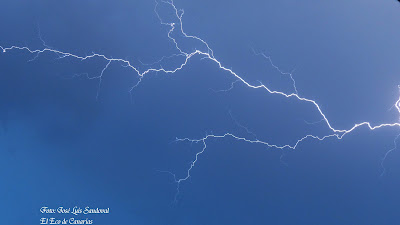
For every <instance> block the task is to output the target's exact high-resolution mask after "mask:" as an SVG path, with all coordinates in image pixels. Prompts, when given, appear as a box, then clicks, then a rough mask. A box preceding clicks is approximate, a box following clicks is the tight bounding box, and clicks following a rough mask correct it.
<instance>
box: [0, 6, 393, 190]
mask: <svg viewBox="0 0 400 225" xmlns="http://www.w3.org/2000/svg"><path fill="white" fill-rule="evenodd" d="M161 2H162V3H164V4H167V5H169V6H171V7H172V8H173V10H174V14H175V17H176V18H177V20H178V23H172V22H171V23H169V22H165V21H163V20H162V18H161V17H160V15H159V14H158V11H157V8H158V6H159V4H160V3H159V2H157V1H156V5H155V8H154V12H155V13H156V15H157V17H158V19H159V20H160V23H161V24H162V25H165V26H169V27H170V29H169V31H168V34H167V36H168V38H169V39H170V40H171V41H172V42H173V43H174V45H175V47H176V49H177V50H178V51H179V53H177V54H173V55H171V56H168V57H166V56H164V57H162V58H161V59H160V60H158V61H156V62H154V63H151V64H146V65H154V64H159V63H161V62H162V61H163V60H165V59H169V58H173V57H174V58H175V57H180V58H182V59H183V62H182V63H181V64H180V65H178V66H177V67H175V68H173V69H170V70H167V69H164V68H162V67H160V68H149V69H146V70H144V71H142V72H141V71H139V69H138V68H136V67H135V66H133V63H132V62H130V61H128V60H126V59H121V58H111V57H107V56H105V55H103V54H98V53H93V54H91V55H87V56H79V55H76V54H73V53H69V52H63V51H60V50H56V49H53V48H49V47H46V46H45V48H44V49H37V50H31V49H30V48H28V47H25V46H24V47H19V46H11V47H2V46H0V49H1V50H2V51H1V52H3V53H6V52H8V51H12V50H21V51H28V52H29V53H31V54H36V56H35V58H34V59H36V58H37V57H38V56H39V55H40V54H42V53H45V52H49V53H55V54H56V55H58V56H59V58H60V59H62V58H66V57H71V58H74V59H77V60H81V61H84V60H89V59H92V58H101V59H104V60H105V61H106V62H107V63H106V64H105V66H104V68H103V69H102V71H101V73H100V75H99V76H96V77H91V79H99V86H98V88H99V89H100V86H101V81H102V77H103V75H104V72H105V71H106V70H107V68H108V67H109V66H110V64H111V63H114V62H117V63H121V64H122V66H124V67H127V68H130V69H132V70H133V71H134V72H135V73H136V74H137V75H138V76H139V81H138V82H137V83H136V84H135V85H133V86H132V87H131V88H130V90H129V93H131V92H132V91H133V89H134V88H135V87H137V86H138V85H139V84H140V83H141V81H142V79H143V78H144V77H145V75H147V74H149V73H152V72H163V73H166V74H173V73H175V72H177V71H179V70H181V69H182V68H184V67H185V66H186V65H187V63H188V62H189V60H190V59H191V58H192V57H193V56H196V55H198V56H201V57H202V58H201V59H208V60H210V61H211V62H213V63H215V64H216V65H217V66H218V68H219V69H220V70H222V71H225V72H228V73H229V74H231V75H232V76H233V77H234V78H235V81H234V83H236V82H241V83H242V84H245V85H246V86H247V87H248V88H252V89H263V90H265V91H266V92H268V93H269V94H273V95H279V96H282V97H285V98H293V99H297V100H299V101H302V102H306V103H310V104H312V105H313V106H314V107H315V108H316V110H317V111H318V113H319V114H320V115H321V117H322V121H324V122H325V123H326V125H327V126H328V128H329V129H330V130H331V132H332V134H329V135H325V136H322V137H319V136H316V135H311V134H308V135H306V136H304V137H302V138H300V139H298V140H297V141H295V142H294V144H292V145H290V144H285V145H276V144H271V143H269V142H266V141H261V140H258V139H257V138H255V139H253V140H251V139H247V138H244V137H239V136H236V135H234V134H232V133H225V134H222V135H214V134H209V135H206V136H205V137H202V138H199V139H190V138H177V139H176V141H188V142H192V143H202V144H203V148H202V150H201V151H199V152H197V153H196V155H195V159H194V160H193V161H192V162H191V164H190V167H189V169H188V170H187V172H186V175H185V176H184V177H182V178H177V176H176V175H175V174H174V173H171V172H168V171H161V172H167V173H169V174H171V175H172V176H173V178H174V181H175V182H176V183H177V193H179V186H180V184H181V182H183V181H186V180H187V179H188V178H189V177H190V173H191V171H192V169H193V168H194V167H195V164H196V163H197V161H198V159H199V157H200V155H201V154H203V153H204V152H205V150H206V148H207V140H209V139H221V138H227V137H230V138H233V139H235V140H238V141H244V142H247V143H250V144H261V145H265V146H267V147H271V148H276V149H286V148H287V149H296V148H297V147H298V145H299V144H300V143H301V142H303V141H304V140H306V139H316V140H319V141H323V140H325V139H327V138H331V137H335V138H337V139H342V138H343V137H344V136H345V135H346V134H348V133H350V132H352V131H354V130H355V129H357V128H358V127H361V126H366V127H368V128H369V129H370V130H375V129H379V128H383V127H400V122H396V123H384V124H380V125H375V126H373V125H371V123H370V122H361V123H357V124H354V125H353V126H352V127H351V128H350V129H347V130H346V129H337V128H334V127H333V126H332V124H331V122H330V121H329V120H328V118H327V117H326V115H325V113H323V111H322V109H321V107H320V105H319V104H317V102H316V101H314V100H312V99H308V98H305V97H301V96H300V95H299V94H298V92H297V88H296V84H295V81H294V79H293V76H292V73H286V72H283V71H282V70H280V69H279V67H277V66H276V65H275V64H273V62H272V60H271V58H270V57H269V56H267V55H265V54H264V53H256V54H259V55H262V56H263V57H264V58H266V59H268V60H269V62H270V64H271V65H272V67H274V68H275V69H276V70H277V71H278V72H280V73H281V74H282V75H289V76H290V78H291V80H292V82H293V86H294V93H290V94H287V93H284V92H281V91H276V90H271V89H270V88H268V87H267V86H266V85H264V84H263V83H261V82H260V84H258V85H256V84H251V83H249V82H247V81H246V80H245V79H244V78H243V77H242V76H240V75H238V74H237V73H236V72H234V71H233V70H232V69H229V68H227V67H225V66H223V65H222V63H221V62H220V61H219V60H218V59H216V58H215V57H214V53H213V50H212V49H211V48H210V47H209V45H208V43H207V42H205V41H204V40H203V39H201V38H199V37H197V36H192V35H188V34H187V33H185V31H184V29H183V22H182V17H183V14H184V11H183V10H178V9H177V8H176V7H175V5H174V3H173V1H172V0H171V1H161ZM176 30H178V31H179V32H180V34H181V35H183V37H184V38H190V39H194V40H197V41H199V42H201V43H202V44H203V45H204V46H205V47H206V49H207V51H200V50H194V51H192V52H190V53H187V52H185V51H183V50H182V49H181V48H180V47H179V44H178V42H177V40H176V39H175V38H174V37H172V33H173V32H174V31H176ZM234 83H232V86H231V88H233V84H234ZM399 88H400V87H399ZM229 90H230V89H229ZM96 96H97V97H98V93H97V95H96ZM394 106H395V107H396V109H397V111H398V112H399V113H400V98H399V99H398V100H397V101H396V103H395V104H394ZM396 139H397V138H396ZM386 155H387V154H386ZM386 155H385V158H386Z"/></svg>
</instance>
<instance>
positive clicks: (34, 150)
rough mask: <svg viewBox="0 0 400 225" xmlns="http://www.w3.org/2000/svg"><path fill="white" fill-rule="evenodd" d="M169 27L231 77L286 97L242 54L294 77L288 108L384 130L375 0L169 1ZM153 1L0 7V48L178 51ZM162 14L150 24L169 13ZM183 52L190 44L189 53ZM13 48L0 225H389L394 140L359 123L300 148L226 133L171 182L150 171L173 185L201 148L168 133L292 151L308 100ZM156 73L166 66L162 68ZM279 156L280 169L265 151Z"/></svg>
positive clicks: (223, 81) (389, 76)
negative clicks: (49, 218) (66, 216)
mask: <svg viewBox="0 0 400 225" xmlns="http://www.w3.org/2000/svg"><path fill="white" fill-rule="evenodd" d="M175 5H176V6H177V7H178V8H183V9H184V10H185V14H184V17H183V21H184V28H185V30H186V32H187V33H188V34H193V35H197V36H199V37H201V38H203V39H204V40H205V41H207V42H208V44H209V45H210V47H211V48H212V49H213V50H214V53H215V56H216V58H217V59H218V60H220V61H221V62H222V63H223V65H225V66H226V67H228V68H232V69H233V70H234V71H236V72H237V73H238V74H240V75H241V76H242V77H243V78H244V79H246V80H247V81H249V82H251V83H253V84H257V82H258V81H261V82H263V83H264V84H266V85H267V86H268V87H271V89H273V90H281V91H285V92H291V91H292V86H291V81H290V79H288V77H284V76H281V75H280V74H279V73H277V72H276V70H274V69H273V68H272V67H271V65H270V64H269V62H268V61H267V60H265V59H263V58H262V57H260V56H255V55H254V54H253V52H252V50H251V49H252V48H254V49H256V50H257V51H265V52H266V53H267V54H268V55H271V57H272V59H273V61H274V63H275V64H276V65H278V66H279V67H280V68H281V69H282V70H284V71H291V70H293V69H295V72H294V78H295V79H296V84H297V89H298V90H299V94H300V95H301V96H304V97H307V98H311V99H314V100H316V101H317V102H318V103H319V104H320V106H321V108H322V110H323V111H324V112H325V114H326V115H327V117H328V118H329V119H330V121H331V123H332V125H333V126H335V127H336V128H339V129H348V128H350V127H351V126H353V124H355V123H359V122H362V121H370V122H372V124H380V123H392V122H396V121H398V119H399V115H398V114H397V112H396V110H389V108H390V107H391V106H392V105H393V104H394V103H395V102H396V100H397V99H398V97H399V90H398V87H397V85H398V84H400V78H399V75H400V64H399V50H400V42H399V36H400V29H398V28H399V27H400V5H399V4H398V2H396V1H394V0H392V1H378V0H366V1H365V0H363V1H361V0H355V1H346V0H337V1H310V0H305V1H295V0H288V1H260V0H249V1H211V0H203V1H181V0H176V1H175ZM154 6H155V2H153V1H145V0H136V1H94V0H90V1H89V0H85V1H78V0H73V1H44V0H42V1H28V0H16V1H7V2H5V1H3V2H1V3H0V8H1V9H2V13H1V14H0V31H1V35H0V46H4V47H6V46H11V45H18V46H29V47H30V48H32V49H41V48H43V45H42V42H41V40H40V38H39V30H40V33H41V36H42V38H43V40H44V41H45V42H46V44H47V45H49V46H51V47H53V48H55V49H59V50H61V51H65V52H71V53H74V54H77V55H88V54H91V53H92V52H98V53H101V54H105V55H107V56H110V57H115V58H124V59H129V60H131V61H132V62H133V64H134V65H135V66H138V68H140V69H142V70H143V69H145V68H146V67H145V66H143V65H141V64H140V62H139V60H140V61H142V62H144V63H146V62H153V61H155V60H157V59H159V58H161V57H162V56H165V55H171V54H173V53H177V52H176V49H174V45H173V44H172V43H171V41H170V40H169V39H168V38H167V31H168V27H166V26H162V25H160V22H159V20H158V18H157V16H156V14H155V13H154V11H153V9H154ZM171 10H172V8H170V7H168V6H167V5H165V4H164V5H160V7H159V12H160V15H161V16H162V17H163V18H165V19H166V20H171V19H173V17H172V14H171V13H172V11H171ZM179 40H180V41H182V45H183V46H184V48H186V49H189V50H193V49H195V48H197V49H202V50H203V49H204V46H203V45H202V44H201V43H199V42H195V41H191V42H184V41H185V40H183V39H179ZM33 57H34V55H32V54H28V53H27V52H24V51H11V52H8V53H7V54H3V53H1V54H0V68H1V69H0V122H1V127H0V218H1V221H0V224H4V225H25V224H39V219H40V218H41V216H42V215H40V212H39V209H40V207H42V206H49V207H58V206H65V207H73V206H75V205H78V206H91V207H103V208H107V207H109V208H110V210H111V213H110V214H109V215H95V216H91V217H90V218H93V219H94V224H95V225H111V224H124V225H125V224H135V225H137V224H143V225H153V224H154V225H159V224H163V225H167V224H168V225H180V224H182V225H183V224H185V225H187V224H190V225H196V224H207V225H213V224H215V225H217V224H218V225H221V224H276V225H278V224H279V225H281V224H282V225H283V224H307V225H308V224H326V225H328V224H340V225H343V224H349V225H350V224H363V225H364V224H379V225H385V224H388V225H389V224H398V221H399V216H398V214H399V213H398V211H399V209H400V193H399V190H400V180H399V177H400V164H399V157H400V152H399V151H393V152H392V153H391V154H390V155H389V156H388V158H387V159H386V161H385V164H384V165H385V167H386V173H385V174H384V175H383V176H382V177H381V176H380V175H381V173H382V168H381V159H382V157H383V156H384V155H385V153H386V152H387V151H388V150H389V149H391V148H392V147H393V145H394V144H393V140H394V138H395V136H396V135H397V134H399V129H398V128H384V129H381V130H376V131H374V132H371V131H369V130H368V129H366V128H360V129H358V130H356V131H354V132H353V133H351V134H349V135H348V136H346V137H345V138H344V139H343V140H341V141H338V140H336V139H329V140H326V141H324V142H317V141H314V140H307V141H305V142H303V143H302V144H301V145H300V146H299V147H298V148H297V149H296V150H294V151H288V150H284V151H282V150H276V149H271V148H269V149H268V148H265V146H261V145H251V144H248V143H244V142H239V141H235V140H234V139H232V138H226V139H219V140H210V141H209V142H207V144H208V148H207V149H206V151H205V153H204V154H202V155H201V156H200V158H199V161H198V163H197V164H196V167H195V168H194V169H193V170H192V173H191V175H192V177H191V178H190V179H189V180H188V181H187V182H185V183H182V185H181V187H180V195H179V196H178V202H177V203H176V204H173V203H172V202H173V200H174V195H175V191H176V185H175V184H174V182H173V179H172V178H171V177H170V176H168V174H166V173H160V172H158V171H159V170H168V171H171V172H173V173H176V175H177V176H178V177H184V176H185V175H186V170H187V169H188V168H189V163H190V162H191V161H192V160H193V159H194V155H195V154H196V152H198V151H200V150H201V148H202V145H201V144H192V145H191V144H190V143H174V142H173V141H174V140H175V138H176V137H189V138H201V137H203V136H204V135H206V134H207V133H214V134H223V133H226V132H231V133H235V134H237V135H238V136H244V137H247V138H252V136H251V135H249V134H248V133H246V131H245V130H244V129H242V128H241V127H239V126H237V125H236V124H235V122H234V121H233V120H232V119H231V117H230V116H229V112H231V113H232V115H233V116H234V117H235V119H236V120H237V121H238V122H239V123H241V124H242V125H245V126H246V127H248V128H249V129H250V130H251V131H252V132H254V133H255V134H256V135H257V137H258V138H259V139H261V140H265V141H268V142H271V143H274V144H279V145H282V144H286V143H289V144H294V143H295V141H296V140H297V139H298V138H300V137H302V136H304V135H306V134H308V133H313V134H318V135H326V134H328V133H329V132H328V131H329V130H328V129H327V127H326V125H325V124H324V123H317V124H314V125H309V124H307V123H305V122H304V121H309V122H315V121H319V120H320V119H321V117H320V115H319V114H318V112H317V111H316V110H315V108H314V107H313V105H311V104H307V103H304V102H299V101H296V100H295V99H286V98H283V97H281V96H277V95H271V94H268V93H267V92H265V91H262V90H254V89H251V88H247V87H246V86H244V85H243V84H240V83H236V84H237V85H236V84H235V86H234V89H232V90H231V91H229V92H218V93H216V92H214V91H212V90H222V89H228V88H229V87H230V85H231V82H233V81H234V79H233V77H232V76H231V75H230V74H228V73H226V72H223V71H221V70H219V69H218V67H217V65H216V64H215V63H213V62H211V61H207V60H201V57H198V56H197V57H194V58H192V59H191V60H190V62H189V64H188V65H187V66H186V67H185V68H184V69H182V70H181V71H179V72H177V73H175V74H168V75H166V74H163V73H157V74H156V73H152V74H148V76H146V77H145V78H144V79H143V82H142V83H141V84H140V85H139V86H138V87H137V88H136V89H134V90H133V92H132V99H131V96H130V94H129V92H128V91H129V89H130V87H131V86H132V85H134V84H135V83H136V82H137V81H138V77H137V75H136V74H135V73H134V72H133V71H131V70H129V69H127V68H124V67H121V65H120V64H118V63H114V64H111V65H110V67H109V68H108V69H107V70H106V72H105V73H104V77H103V81H102V85H101V88H100V90H99V96H98V99H97V100H96V94H97V91H98V80H88V79H85V77H84V76H80V77H79V76H74V75H75V74H82V73H88V74H89V76H97V75H99V73H100V72H101V70H102V69H103V68H104V66H105V65H106V63H107V62H105V61H104V60H100V59H93V60H89V61H84V62H81V61H79V60H74V59H71V58H66V59H57V55H55V54H49V53H46V54H42V55H40V57H38V58H37V59H36V60H34V61H32V62H29V60H30V59H32V58H33ZM170 63H171V64H163V67H164V68H167V69H169V68H172V67H173V66H176V65H177V64H178V63H179V62H178V61H174V60H172V61H170ZM282 154H283V157H282V161H283V162H281V156H282Z"/></svg>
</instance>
